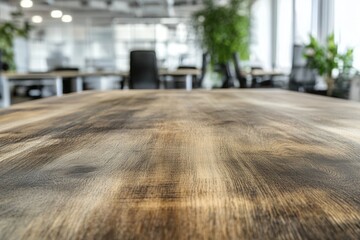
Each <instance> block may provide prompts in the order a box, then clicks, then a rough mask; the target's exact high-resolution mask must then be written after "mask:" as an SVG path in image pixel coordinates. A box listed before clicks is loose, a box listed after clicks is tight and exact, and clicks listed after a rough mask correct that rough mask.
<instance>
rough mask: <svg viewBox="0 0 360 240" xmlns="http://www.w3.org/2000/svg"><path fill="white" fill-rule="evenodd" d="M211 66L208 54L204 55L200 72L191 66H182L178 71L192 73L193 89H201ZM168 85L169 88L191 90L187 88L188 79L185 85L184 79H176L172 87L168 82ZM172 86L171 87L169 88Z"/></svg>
mask: <svg viewBox="0 0 360 240" xmlns="http://www.w3.org/2000/svg"><path fill="white" fill-rule="evenodd" d="M208 65H209V54H208V53H203V55H202V64H201V70H200V71H199V69H197V68H196V66H189V65H181V66H179V67H178V69H177V71H184V72H185V71H187V72H189V73H191V74H190V75H192V88H201V87H202V84H203V81H204V78H205V75H206V71H207V66H208ZM185 77H190V76H187V75H186V76H185ZM166 84H167V88H184V87H185V88H186V89H188V90H189V86H186V79H185V84H184V78H183V77H181V78H177V77H175V78H174V81H173V85H172V86H171V85H170V84H171V83H170V84H169V83H168V82H166ZM169 85H170V86H169Z"/></svg>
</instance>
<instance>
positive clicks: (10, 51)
mask: <svg viewBox="0 0 360 240" xmlns="http://www.w3.org/2000/svg"><path fill="white" fill-rule="evenodd" d="M12 16H13V18H14V21H6V22H2V23H0V52H1V61H2V62H3V63H5V64H6V65H7V68H8V70H16V65H15V60H14V48H13V44H14V39H15V38H16V37H25V38H26V37H27V36H28V33H29V31H30V29H31V26H30V25H29V23H28V22H25V23H22V22H21V20H20V19H19V18H20V17H21V16H22V13H19V12H15V13H12Z"/></svg>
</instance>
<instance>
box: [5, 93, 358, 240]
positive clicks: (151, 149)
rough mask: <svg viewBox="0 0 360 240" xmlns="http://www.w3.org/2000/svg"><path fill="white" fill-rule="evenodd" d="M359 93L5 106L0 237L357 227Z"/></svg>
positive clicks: (313, 235) (324, 233)
mask: <svg viewBox="0 0 360 240" xmlns="http://www.w3.org/2000/svg"><path fill="white" fill-rule="evenodd" d="M359 149H360V105H359V104H358V103H353V102H347V101H343V100H337V99H332V98H326V97H319V96H313V95H308V94H301V93H293V92H287V91H280V90H250V89H247V90H238V89H236V90H216V91H211V92H209V91H193V92H191V93H189V92H186V91H153V90H149V91H136V90H134V91H112V92H91V91H88V92H83V93H80V94H69V95H67V96H64V97H61V98H56V97H52V98H46V99H42V100H38V101H31V102H27V103H24V104H18V105H14V106H13V107H11V108H9V109H6V110H2V111H0V153H1V154H0V239H23V238H24V239H55V238H56V239H300V238H303V239H357V238H358V237H359V233H360V232H359V231H360V229H359V223H360V187H359V186H360V174H359V173H360V151H359Z"/></svg>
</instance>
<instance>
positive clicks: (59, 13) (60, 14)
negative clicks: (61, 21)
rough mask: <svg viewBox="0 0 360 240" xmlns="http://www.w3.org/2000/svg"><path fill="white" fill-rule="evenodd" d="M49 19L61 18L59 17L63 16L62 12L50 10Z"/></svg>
mask: <svg viewBox="0 0 360 240" xmlns="http://www.w3.org/2000/svg"><path fill="white" fill-rule="evenodd" d="M50 15H51V17H53V18H61V16H62V15H63V13H62V11H60V10H52V11H51V13H50Z"/></svg>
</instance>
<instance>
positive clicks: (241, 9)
mask: <svg viewBox="0 0 360 240" xmlns="http://www.w3.org/2000/svg"><path fill="white" fill-rule="evenodd" d="M252 2H253V0H231V1H230V4H229V5H227V6H218V5H216V4H215V1H214V0H206V1H205V2H204V4H205V8H204V9H202V10H200V11H198V12H196V13H195V14H194V15H193V22H194V26H195V30H196V32H197V33H198V35H199V38H200V40H201V43H202V45H203V47H204V48H205V49H206V50H207V51H208V52H209V54H210V56H211V63H212V65H214V64H216V63H226V62H228V61H229V60H230V59H231V58H232V55H233V54H234V53H235V52H238V53H239V54H240V57H241V58H242V59H248V58H249V27H250V6H251V3H252Z"/></svg>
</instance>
